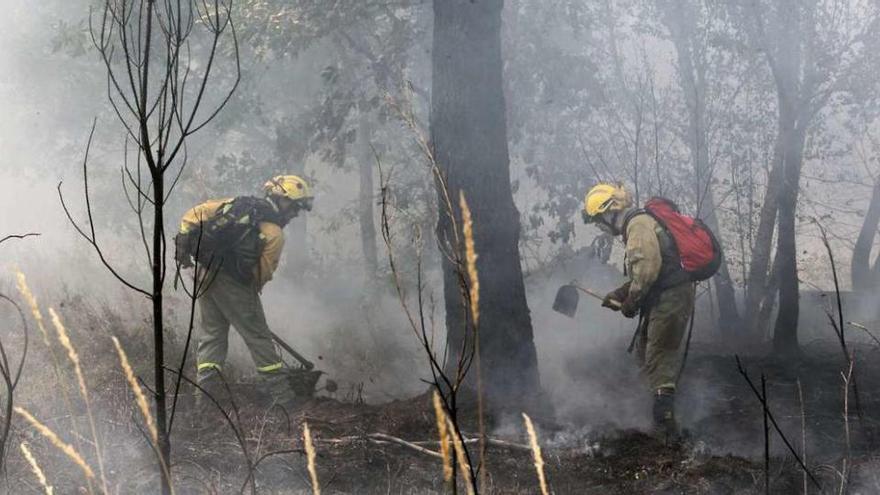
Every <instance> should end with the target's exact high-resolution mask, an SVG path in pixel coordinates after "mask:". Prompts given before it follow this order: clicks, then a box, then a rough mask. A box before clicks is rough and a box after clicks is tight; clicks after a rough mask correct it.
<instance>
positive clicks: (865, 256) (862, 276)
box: [851, 181, 880, 292]
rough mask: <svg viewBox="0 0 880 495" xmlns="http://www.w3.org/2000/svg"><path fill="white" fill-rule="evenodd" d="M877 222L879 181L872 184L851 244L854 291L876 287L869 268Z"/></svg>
mask: <svg viewBox="0 0 880 495" xmlns="http://www.w3.org/2000/svg"><path fill="white" fill-rule="evenodd" d="M878 224H880V181H878V182H877V183H875V184H874V190H873V193H872V194H871V203H870V204H869V205H868V212H867V213H866V214H865V219H864V221H863V222H862V229H861V230H860V231H859V237H858V239H856V244H855V246H853V254H852V265H851V272H852V288H853V290H855V291H859V292H868V291H872V290H874V289H875V288H876V287H877V278H876V275H875V273H874V270H872V269H871V248H873V247H874V237H876V234H877V226H878Z"/></svg>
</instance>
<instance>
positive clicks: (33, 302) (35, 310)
mask: <svg viewBox="0 0 880 495" xmlns="http://www.w3.org/2000/svg"><path fill="white" fill-rule="evenodd" d="M16 278H17V285H18V291H19V292H20V293H21V295H22V297H23V298H24V299H25V301H27V303H28V306H30V309H31V313H32V314H33V316H34V320H35V321H36V322H37V328H38V329H39V330H40V335H42V337H43V343H44V344H45V345H46V348H47V349H49V354H50V355H51V356H52V368H53V370H54V371H55V380H56V381H57V382H58V388H59V389H60V390H61V397H62V399H63V400H64V405H65V407H66V408H67V411H68V412H69V413H70V427H71V430H72V431H73V432H74V433H75V434H76V438H77V439H78V438H79V426H78V425H77V422H76V420H75V419H74V418H75V417H76V415H75V414H74V412H73V406H72V405H71V402H70V395H69V393H68V389H67V381H66V380H64V379H63V378H62V377H63V374H62V373H61V365H60V364H59V361H58V355H57V354H56V353H55V347H54V346H53V345H52V343H51V341H50V339H49V332H48V330H46V325H45V323H44V320H43V312H42V311H40V306H39V304H37V298H36V297H35V296H34V294H33V292H31V289H30V287H29V286H28V284H27V278H26V277H25V275H24V273H22V272H21V271H17V272H16ZM82 390H83V383H82V380H80V391H82ZM83 398H84V399H85V400H86V406H88V404H89V402H88V398H87V397H86V396H84V397H83ZM89 419H90V420H91V419H92V418H91V411H89ZM91 425H92V434H93V436H95V435H94V432H95V428H94V421H92V422H91ZM97 441H98V440H97V437H96V438H95V444H96V445H97ZM75 442H76V446H77V448H82V445H81V444H80V442H79V440H75ZM98 457H99V462H100V452H99V455H98ZM103 472H104V470H103V466H102V468H101V473H102V475H101V478H102V479H103V478H104V476H103ZM88 483H89V493H91V492H92V487H91V479H89V480H88ZM104 487H105V491H106V482H105V484H104Z"/></svg>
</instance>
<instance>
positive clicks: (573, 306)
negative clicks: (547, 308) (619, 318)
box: [553, 282, 621, 318]
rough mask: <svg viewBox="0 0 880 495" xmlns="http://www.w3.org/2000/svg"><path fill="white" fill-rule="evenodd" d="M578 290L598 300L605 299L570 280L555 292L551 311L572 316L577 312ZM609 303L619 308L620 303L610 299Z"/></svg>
mask: <svg viewBox="0 0 880 495" xmlns="http://www.w3.org/2000/svg"><path fill="white" fill-rule="evenodd" d="M578 291H581V292H583V293H584V294H586V295H588V296H590V297H593V298H596V299H598V300H600V301H603V300H605V298H604V297H603V296H600V295H599V294H597V293H596V292H594V291H592V290H590V289H587V288H585V287H581V286H579V285H577V284H575V283H574V282H572V283H570V284H567V285H563V286H562V287H560V288H559V290H558V291H557V292H556V299H554V300H553V311H556V312H557V313H562V314H564V315H565V316H568V317H569V318H574V315H575V313H577V307H578V299H579V295H578ZM611 305H612V306H614V307H615V308H617V309H620V306H621V303H620V302H619V301H615V300H613V299H612V300H611Z"/></svg>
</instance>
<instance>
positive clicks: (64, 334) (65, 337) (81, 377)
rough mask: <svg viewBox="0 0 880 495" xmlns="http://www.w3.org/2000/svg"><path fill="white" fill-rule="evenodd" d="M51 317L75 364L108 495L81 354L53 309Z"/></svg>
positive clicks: (99, 468) (59, 340)
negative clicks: (81, 363)
mask: <svg viewBox="0 0 880 495" xmlns="http://www.w3.org/2000/svg"><path fill="white" fill-rule="evenodd" d="M49 316H50V317H51V318H52V325H53V326H54V327H55V331H56V332H57V333H58V342H60V343H61V346H62V347H64V350H66V351H67V358H68V359H69V360H70V362H71V364H73V371H74V374H75V375H76V381H77V384H78V385H79V393H80V396H81V397H82V399H83V402H84V403H85V406H86V416H87V417H88V420H89V429H90V430H91V432H92V441H93V442H94V444H95V454H96V457H97V462H98V472H99V473H100V475H101V486H102V487H103V489H104V493H108V491H107V477H106V476H105V474H104V454H103V452H101V441H100V439H99V438H98V429H97V428H96V427H95V416H94V414H92V401H91V399H90V397H89V389H88V387H86V378H85V376H84V375H83V372H82V366H81V365H80V360H79V354H78V353H77V352H76V348H75V347H74V346H73V342H71V341H70V337H69V336H68V335H67V328H65V326H64V323H62V322H61V318H60V317H59V316H58V313H56V312H55V310H54V309H53V308H49Z"/></svg>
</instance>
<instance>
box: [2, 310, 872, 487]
mask: <svg viewBox="0 0 880 495" xmlns="http://www.w3.org/2000/svg"><path fill="white" fill-rule="evenodd" d="M71 320H72V321H71V324H70V325H69V326H70V327H71V328H74V329H79V330H74V331H73V333H72V336H71V338H72V339H73V340H74V342H75V343H77V344H78V346H79V351H80V357H81V359H82V362H83V363H84V368H85V373H86V379H87V382H88V384H89V388H90V390H91V403H92V410H93V412H94V414H95V419H96V424H97V429H98V437H99V443H100V445H101V447H102V450H103V461H104V468H105V471H106V473H107V474H106V477H107V479H108V485H109V487H110V490H109V491H110V492H111V493H156V492H157V482H156V481H157V480H156V474H155V471H156V470H155V462H154V458H153V456H152V453H151V450H150V447H149V444H148V442H147V441H146V440H145V438H146V437H145V435H144V434H143V432H142V430H141V427H140V425H142V420H141V418H140V413H139V412H138V411H137V410H136V408H135V407H134V405H133V401H132V398H131V393H130V392H129V390H128V388H127V385H126V383H125V380H124V378H123V376H122V373H121V372H120V371H119V369H118V366H117V365H116V363H115V361H114V357H115V354H114V353H113V352H114V351H113V348H112V345H110V343H109V339H108V338H97V336H96V334H97V335H101V336H105V335H106V333H105V330H103V329H104V328H123V327H124V325H123V321H122V320H120V319H119V318H118V317H115V316H113V315H112V313H111V312H106V313H101V312H97V313H93V314H92V315H90V316H89V317H88V318H83V319H81V320H80V321H77V320H76V319H75V318H71ZM99 331H100V332H102V333H100V334H98V332H99ZM89 332H94V333H92V334H89ZM135 335H139V334H137V333H135V332H132V333H129V334H128V335H126V334H125V333H123V334H122V335H120V337H121V340H122V344H123V346H124V347H125V348H126V349H129V350H130V352H131V354H132V355H133V356H137V355H138V354H137V353H136V352H137V350H138V349H139V348H144V346H145V344H144V342H143V341H142V340H141V339H142V337H135ZM90 336H91V338H89V337H90ZM86 342H88V345H86V344H85V343H86ZM172 344H174V342H172ZM37 345H38V344H35V346H37ZM170 347H171V348H172V349H174V348H175V346H174V345H172V346H170ZM853 347H854V350H855V352H856V360H857V361H856V367H855V370H856V371H855V376H856V382H857V385H858V389H859V401H858V404H859V406H860V407H859V408H857V407H856V405H855V404H856V400H855V397H854V393H853V391H852V389H850V393H849V398H848V404H849V411H850V414H849V415H848V416H846V417H845V416H844V415H843V410H844V398H845V397H844V389H843V386H842V378H841V372H842V371H845V369H846V363H845V362H844V360H843V358H842V353H841V352H840V349H839V348H837V347H835V344H833V343H828V342H826V343H824V344H808V345H805V346H804V354H803V355H802V356H800V357H798V358H789V359H786V360H785V361H782V360H780V359H776V358H774V357H772V356H770V357H749V358H745V359H744V360H743V364H744V365H745V367H746V368H747V369H748V371H749V373H750V375H751V377H752V379H753V380H755V382H756V383H759V382H760V374H761V373H762V372H763V373H764V374H765V375H766V377H767V389H768V396H769V404H770V407H771V410H772V411H773V413H774V415H775V417H776V418H777V420H778V422H779V425H780V427H781V429H782V430H783V431H784V432H785V434H786V436H787V437H788V438H789V440H790V441H791V443H792V444H793V445H794V446H795V448H796V449H797V451H798V452H801V450H802V439H803V438H806V443H807V449H806V450H807V463H808V465H809V466H810V468H811V470H812V472H813V473H814V475H815V477H816V478H817V479H818V481H819V482H820V483H821V484H822V487H823V490H822V492H824V493H832V492H834V493H837V492H838V489H839V488H840V484H841V480H842V478H841V476H840V474H841V472H843V471H844V463H846V466H847V469H846V471H848V472H849V474H850V475H849V477H848V481H847V483H848V484H847V489H848V492H849V493H880V448H878V441H880V427H878V425H880V359H878V357H880V351H878V349H877V348H874V347H870V346H867V345H861V346H853ZM33 352H34V354H32V355H31V356H30V357H29V362H32V363H33V362H36V363H42V364H43V365H45V364H46V363H49V362H50V360H49V359H48V356H47V353H46V352H45V351H42V352H40V351H39V349H38V348H36V347H35V350H34V351H33ZM171 357H172V359H173V357H174V356H173V352H172V356H171ZM62 359H63V355H62ZM133 362H134V363H135V366H136V368H137V369H136V372H137V373H138V374H140V375H141V376H144V377H148V376H150V374H149V366H148V363H147V362H146V361H145V360H144V359H143V358H141V359H133ZM62 368H64V369H62V375H64V376H63V377H62V378H63V379H62V381H61V383H67V387H66V389H65V387H59V386H58V385H57V383H59V382H57V381H56V378H55V377H54V376H53V372H52V368H51V366H48V365H45V366H37V365H31V366H30V367H28V368H27V371H26V376H25V378H24V380H25V383H23V385H22V386H23V387H24V388H23V390H22V392H21V393H19V394H18V396H17V399H16V402H17V404H18V405H21V406H24V407H26V408H28V409H29V410H30V411H31V412H33V413H34V414H35V415H36V416H37V417H38V418H41V419H42V420H43V421H44V422H45V423H47V424H48V425H49V426H50V427H52V428H53V429H55V430H56V431H58V432H59V434H60V435H61V437H62V438H63V439H64V440H65V441H67V442H69V443H71V444H72V445H73V446H74V447H75V448H77V449H78V450H79V451H80V452H82V453H83V455H84V457H86V459H87V461H88V462H89V463H90V464H91V465H92V466H93V467H95V468H97V466H98V462H97V456H96V454H95V450H94V444H93V442H92V439H91V438H92V437H91V435H90V434H89V433H88V426H87V425H88V422H87V420H86V416H85V414H84V411H85V408H84V404H83V403H82V401H81V400H79V399H78V397H77V394H76V387H75V385H74V384H73V382H72V380H71V375H70V373H69V369H68V368H69V367H67V366H62ZM581 372H582V373H583V374H584V376H587V375H586V374H592V375H595V373H596V370H595V367H594V368H589V367H585V368H583V370H582V371H581ZM575 378H577V377H575ZM798 380H800V383H801V389H802V391H803V396H804V405H803V412H804V414H803V418H804V420H805V422H806V429H805V430H803V431H802V429H801V421H802V414H801V411H802V408H801V404H800V401H799V399H798V392H797V381H798ZM603 386H607V387H608V388H609V390H611V389H614V388H615V387H618V386H619V384H618V383H616V382H609V383H607V384H604V385H603ZM190 392H191V391H190V390H186V389H185V390H184V393H185V394H189V393H190ZM233 392H234V394H233V395H234V397H235V403H236V404H237V405H239V407H238V408H236V409H237V410H235V411H233V410H231V409H230V416H231V417H232V418H233V422H234V423H235V425H236V428H237V429H238V430H239V432H240V435H241V437H242V439H243V443H244V445H245V446H246V449H247V456H248V457H249V458H250V459H251V462H255V461H256V460H258V459H259V460H260V461H259V465H258V467H257V469H256V470H255V482H254V483H255V485H256V488H257V492H258V493H264V494H289V493H309V492H310V484H309V476H308V473H307V470H306V461H305V457H304V455H303V454H302V452H301V449H302V439H301V431H302V430H301V428H302V424H303V422H308V424H309V426H310V428H311V429H312V432H313V435H314V438H315V443H316V448H317V456H318V457H317V470H318V476H319V479H320V481H321V485H322V488H323V493H357V494H362V493H367V494H369V493H395V494H396V493H400V494H408V493H442V492H443V491H444V490H443V488H444V487H443V481H442V470H441V464H440V461H439V459H437V458H435V457H432V456H430V455H428V454H426V453H423V452H419V451H416V450H414V449H411V448H408V447H404V446H401V445H398V444H395V443H389V442H388V441H387V439H380V438H377V437H375V436H373V437H371V436H370V435H371V434H375V433H382V434H386V435H391V436H393V437H396V438H400V439H404V440H406V441H409V442H417V443H420V445H422V446H423V447H425V448H428V449H437V444H436V438H437V434H436V426H435V420H434V415H433V409H432V407H431V404H430V401H429V398H428V396H427V395H423V396H419V397H415V398H411V399H408V400H398V401H392V402H388V403H385V404H379V405H373V404H364V403H362V402H360V401H358V400H357V399H358V395H357V394H356V393H355V394H346V395H345V396H342V397H322V398H318V399H315V400H313V401H311V402H309V403H306V404H304V405H302V406H301V407H300V408H298V409H296V410H294V411H292V412H291V413H290V414H289V415H288V414H284V413H282V412H281V411H279V410H278V409H272V410H267V409H266V408H265V407H264V405H261V404H264V400H263V398H262V397H261V395H260V394H259V392H258V391H257V387H255V386H254V385H253V384H252V383H247V382H241V383H235V384H233ZM65 394H67V395H68V396H69V402H70V403H71V405H70V406H66V405H65V401H63V400H60V399H61V397H62V396H63V395H65ZM188 402H189V401H184V402H183V403H182V405H181V410H180V412H179V413H178V415H177V417H176V418H175V424H174V427H173V433H172V443H173V453H172V458H173V472H174V481H175V487H176V489H177V490H176V493H179V494H189V493H224V494H225V493H240V492H241V491H242V489H243V487H244V491H245V492H249V486H248V484H247V481H246V480H247V479H248V467H247V466H248V463H247V462H246V460H245V459H246V457H245V454H244V453H243V449H242V446H241V444H240V443H239V442H238V441H237V440H236V435H235V434H234V433H233V430H232V428H231V427H230V426H229V424H227V423H226V422H224V421H223V419H222V418H221V417H220V415H219V414H217V413H215V414H214V415H213V417H206V418H197V417H195V415H194V414H193V408H192V407H191V405H190V404H189V403H188ZM607 407H612V408H613V407H614V405H613V404H608V405H607ZM70 411H76V413H75V414H74V415H71V413H70ZM679 413H680V419H681V422H682V423H683V424H684V426H685V427H686V428H687V429H688V431H689V437H688V439H687V440H686V441H685V442H683V443H680V444H676V445H672V446H668V445H665V444H664V443H663V442H660V441H658V440H655V439H654V438H652V437H650V436H649V435H647V434H646V433H645V432H644V431H639V430H635V429H628V428H619V427H610V426H597V425H596V424H594V423H590V422H589V421H583V422H579V420H578V419H577V418H573V417H566V418H561V419H559V421H558V422H554V421H545V422H543V423H539V426H540V427H539V432H538V434H539V436H540V441H541V444H542V447H543V450H544V460H545V462H546V471H547V478H548V482H549V484H550V487H551V490H552V491H553V492H554V493H558V494H568V493H587V494H593V493H595V494H633V493H712V494H715V493H722V494H723V493H731V494H733V493H736V494H747V493H763V492H764V479H765V477H764V464H763V448H764V441H763V427H762V411H761V406H760V404H759V402H758V401H757V400H756V398H755V397H754V395H753V393H752V392H751V390H750V389H749V388H748V386H747V385H746V383H745V381H744V380H743V377H742V376H741V375H740V374H739V373H738V371H737V368H736V365H735V363H734V359H733V356H732V355H729V354H726V353H721V352H718V350H717V349H712V348H701V347H700V346H696V347H695V348H694V349H693V351H692V354H691V358H690V360H689V363H688V368H687V371H686V374H685V379H684V380H683V382H682V384H681V392H680V398H679ZM541 425H542V426H541ZM847 427H848V429H849V442H847V435H846V431H847ZM463 430H464V431H465V434H466V436H468V437H469V438H475V437H476V431H477V428H476V425H475V422H474V418H473V417H465V418H464V420H463ZM490 431H491V432H492V433H491V436H492V437H493V438H496V439H499V440H503V441H506V442H509V443H512V444H515V445H513V446H510V445H502V446H498V445H490V446H489V448H488V452H487V473H488V486H489V488H490V490H489V491H490V492H491V493H517V494H519V493H522V494H531V493H539V490H538V481H537V477H536V474H535V469H534V465H533V461H532V457H531V453H530V452H529V451H528V450H526V449H523V448H522V446H523V445H524V444H525V443H526V439H525V434H524V429H523V428H522V425H521V423H519V422H518V421H517V422H513V423H510V422H508V423H507V424H506V425H503V426H502V425H494V426H493V427H491V428H490ZM23 441H25V442H27V443H28V444H29V446H30V448H31V450H32V451H33V452H34V455H35V456H36V458H37V459H38V460H39V462H40V464H41V465H42V466H43V469H44V471H45V472H46V473H47V477H48V479H49V482H50V483H51V484H53V485H54V487H55V489H56V493H85V492H86V491H85V488H86V484H85V483H84V481H83V477H82V474H81V473H80V471H79V470H78V469H77V468H76V467H75V466H73V465H72V464H71V463H70V462H69V461H68V460H67V459H65V458H64V457H63V456H62V455H61V454H59V452H58V450H57V449H55V448H54V447H52V446H51V445H49V444H47V442H46V441H45V440H44V439H43V438H41V437H39V436H38V435H37V434H35V433H34V432H33V430H32V429H30V428H28V427H27V426H26V425H24V424H22V423H21V422H16V423H15V424H14V429H13V433H12V438H11V442H10V453H9V455H8V456H7V461H6V467H7V471H6V475H5V485H3V486H4V487H5V488H6V489H7V491H8V492H9V493H16V494H18V493H40V490H39V488H38V486H37V484H36V480H35V477H34V476H33V474H32V473H31V472H30V470H29V469H28V467H27V465H26V463H25V461H24V459H23V458H22V456H21V455H20V453H19V450H18V446H19V444H20V443H21V442H23ZM847 446H849V447H848V448H847ZM475 450H476V449H473V448H472V451H475ZM770 451H771V456H772V458H771V462H770V483H771V492H772V493H801V492H802V491H803V483H804V480H803V476H802V471H801V470H800V468H799V467H798V466H797V464H796V462H795V461H794V460H793V457H792V456H791V455H790V454H789V453H788V451H787V450H786V448H785V446H784V445H783V443H782V441H781V440H780V438H779V436H778V435H777V434H776V433H775V432H772V433H771V436H770ZM273 452H277V454H272V453H273ZM847 452H849V455H847ZM809 491H810V493H818V492H819V490H817V489H816V488H815V487H812V486H811V487H810V488H809Z"/></svg>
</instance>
